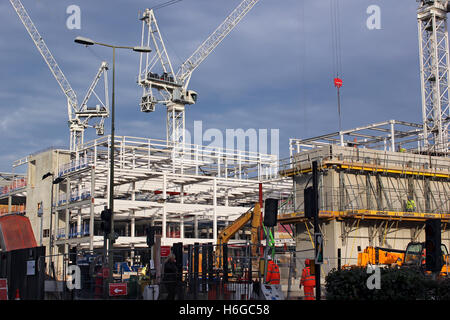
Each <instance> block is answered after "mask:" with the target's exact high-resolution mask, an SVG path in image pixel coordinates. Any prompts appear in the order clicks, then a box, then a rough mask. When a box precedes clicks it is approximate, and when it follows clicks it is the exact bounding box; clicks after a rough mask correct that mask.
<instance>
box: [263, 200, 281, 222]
mask: <svg viewBox="0 0 450 320" xmlns="http://www.w3.org/2000/svg"><path fill="white" fill-rule="evenodd" d="M277 215H278V199H266V201H264V222H263V223H264V225H265V226H266V227H275V226H276V225H277Z"/></svg>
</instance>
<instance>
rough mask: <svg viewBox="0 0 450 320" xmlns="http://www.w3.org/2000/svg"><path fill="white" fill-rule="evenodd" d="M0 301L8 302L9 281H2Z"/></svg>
mask: <svg viewBox="0 0 450 320" xmlns="http://www.w3.org/2000/svg"><path fill="white" fill-rule="evenodd" d="M0 300H8V281H7V279H0Z"/></svg>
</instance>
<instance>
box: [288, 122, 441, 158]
mask: <svg viewBox="0 0 450 320" xmlns="http://www.w3.org/2000/svg"><path fill="white" fill-rule="evenodd" d="M421 142H422V125H421V124H417V123H412V122H406V121H399V120H388V121H383V122H378V123H373V124H369V125H366V126H362V127H358V128H354V129H349V130H342V131H340V132H332V133H328V134H324V135H321V136H318V137H313V138H306V139H289V153H290V157H291V158H292V157H293V155H294V154H296V153H300V152H301V151H304V150H309V149H313V148H316V147H320V146H326V145H330V144H331V145H340V146H355V147H359V148H368V149H374V150H385V151H387V150H389V151H398V149H399V148H400V147H402V148H405V149H407V150H408V151H410V152H419V153H426V152H427V149H424V148H423V147H422V143H421ZM447 154H448V153H447Z"/></svg>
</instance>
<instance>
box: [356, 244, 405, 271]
mask: <svg viewBox="0 0 450 320" xmlns="http://www.w3.org/2000/svg"><path fill="white" fill-rule="evenodd" d="M404 258H405V251H402V250H395V249H387V248H379V247H367V248H366V249H364V251H363V252H360V253H358V266H359V267H366V266H367V265H368V264H376V265H378V264H385V265H393V264H397V265H398V266H400V265H402V263H403V261H404Z"/></svg>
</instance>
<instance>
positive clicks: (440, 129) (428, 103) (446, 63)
mask: <svg viewBox="0 0 450 320" xmlns="http://www.w3.org/2000/svg"><path fill="white" fill-rule="evenodd" d="M418 1H419V2H420V4H419V8H418V10H417V20H418V32H419V55H420V79H421V91H422V119H423V139H424V146H425V148H426V149H429V150H433V149H434V150H433V151H435V152H440V153H442V152H443V153H447V152H448V150H449V147H450V144H449V137H450V136H449V134H448V129H449V124H450V101H449V99H450V92H449V80H450V79H449V77H450V57H449V43H448V29H447V13H448V12H450V1H442V0H418Z"/></svg>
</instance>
